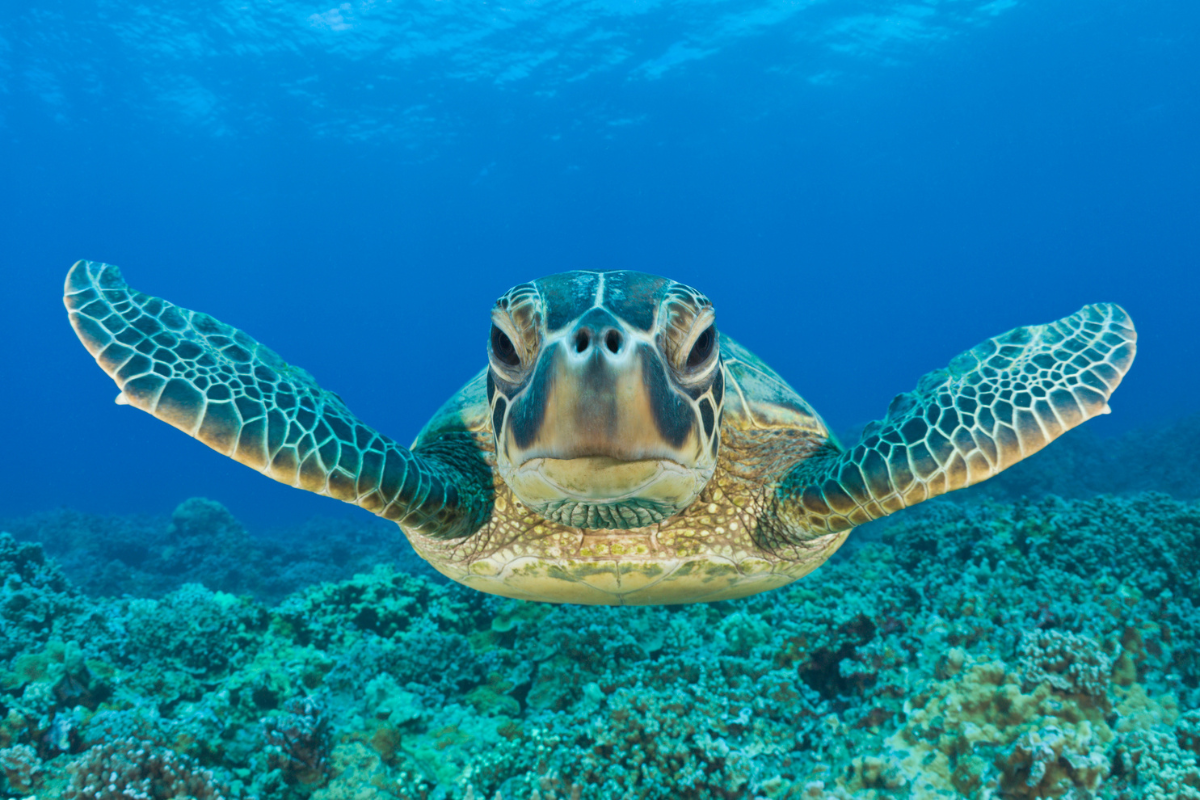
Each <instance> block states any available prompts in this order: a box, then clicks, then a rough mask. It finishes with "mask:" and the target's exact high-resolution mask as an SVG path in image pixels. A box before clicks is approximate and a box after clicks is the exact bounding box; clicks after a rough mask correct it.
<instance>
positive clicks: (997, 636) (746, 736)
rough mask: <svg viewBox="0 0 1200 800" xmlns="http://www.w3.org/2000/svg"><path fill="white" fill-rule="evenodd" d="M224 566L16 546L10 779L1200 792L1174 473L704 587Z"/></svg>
mask: <svg viewBox="0 0 1200 800" xmlns="http://www.w3.org/2000/svg"><path fill="white" fill-rule="evenodd" d="M66 518H67V517H66V516H59V517H57V518H56V519H58V520H59V523H56V524H65V523H62V520H63V519H66ZM47 519H49V518H47ZM104 524H105V525H109V524H111V525H114V526H115V525H116V523H115V522H112V521H109V522H105V523H104ZM130 524H131V525H134V523H130ZM137 524H140V523H137ZM71 525H72V526H74V527H73V528H72V529H73V530H76V531H78V530H81V529H82V527H85V526H82V523H77V522H75V523H71ZM173 525H174V528H173V529H171V528H169V530H171V531H173V532H171V533H169V536H170V537H172V539H171V540H172V541H174V542H176V543H177V545H176V546H178V547H182V548H185V549H188V550H189V552H192V553H193V554H195V553H196V548H201V547H203V546H205V545H203V540H205V539H206V537H205V535H204V531H215V532H216V533H215V534H214V538H220V537H225V544H224V545H223V546H227V547H228V546H237V547H241V546H245V539H244V538H243V537H244V532H243V531H241V530H240V526H238V525H237V523H236V522H235V521H234V520H232V518H231V517H230V516H229V515H228V513H227V512H224V509H222V508H220V507H219V506H217V505H216V504H213V503H209V502H208V501H201V502H194V503H190V504H185V506H183V507H181V511H180V512H177V514H176V518H175V521H174V523H173ZM135 527H136V525H135ZM222 531H223V533H222ZM163 535H164V536H166V535H168V534H163ZM154 541H158V540H154ZM114 546H115V545H114ZM130 546H132V545H122V547H125V548H126V550H128V547H130ZM363 546H364V548H365V543H364V545H363ZM157 547H158V545H157V544H154V545H153V546H151V547H149V548H147V549H146V550H145V551H144V553H149V555H145V560H144V561H143V563H161V559H162V558H165V557H166V556H164V555H162V554H163V553H165V552H166V551H165V550H164V551H161V552H160V551H158V550H157V549H156V548H157ZM361 552H362V553H364V554H365V553H366V552H367V551H366V550H365V549H363V550H362V551H361ZM210 556H211V557H208V556H206V557H205V558H206V559H207V560H206V561H205V562H204V563H207V564H208V565H209V566H210V567H211V568H213V569H214V577H213V579H212V580H211V581H209V582H207V583H205V584H204V585H200V583H198V582H187V581H184V582H182V583H180V582H178V580H179V579H180V578H182V577H184V576H187V577H193V576H194V574H193V573H192V572H190V571H188V570H177V571H176V573H175V581H176V582H174V583H171V582H167V581H164V582H162V583H160V584H158V586H160V588H162V589H164V590H165V591H163V592H161V593H159V594H156V595H154V596H143V597H138V596H130V594H129V593H123V592H122V593H118V592H115V591H112V592H109V594H110V595H112V596H109V597H104V596H102V595H101V594H97V593H95V592H92V591H89V592H88V593H84V592H82V591H80V590H79V589H77V588H75V587H74V586H73V585H72V584H71V583H70V582H69V581H68V580H67V578H66V577H65V576H64V573H63V571H62V570H61V569H59V568H58V567H57V566H56V565H55V564H54V563H53V561H51V560H50V559H48V558H47V557H46V556H45V555H44V553H43V552H42V549H41V547H40V546H39V545H37V544H30V543H20V542H17V541H16V540H14V539H13V538H12V537H9V536H0V581H2V583H0V585H2V586H3V594H0V632H3V634H4V635H3V638H0V643H2V646H3V647H4V648H5V649H4V651H3V653H2V654H0V797H14V798H15V797H20V798H31V797H34V796H37V797H65V798H89V800H90V798H99V797H106V798H107V797H113V798H116V797H120V798H132V797H146V798H166V797H195V798H216V797H221V798H226V800H249V799H250V798H254V800H307V799H308V798H312V800H349V799H350V798H356V799H357V798H372V799H374V798H379V799H380V800H449V799H450V798H454V800H459V799H460V798H478V799H479V800H495V798H497V797H499V798H501V800H527V798H538V799H539V800H551V799H552V798H554V799H555V800H557V799H558V798H563V799H565V798H575V799H576V800H599V799H600V798H604V799H605V800H607V799H608V798H625V797H628V798H637V799H638V800H658V799H659V798H696V799H697V800H698V799H699V798H766V800H798V799H799V798H813V799H814V800H819V799H822V798H830V799H832V798H837V799H839V800H844V799H845V798H860V799H861V800H884V798H897V799H900V798H914V799H915V798H921V799H922V800H924V799H925V798H955V797H965V798H980V799H981V800H982V799H983V798H1059V797H1061V798H1093V797H1094V798H1114V799H1115V798H1154V799H1157V798H1196V799H1197V800H1200V766H1198V763H1197V762H1198V759H1200V661H1198V660H1197V657H1196V655H1195V654H1196V653H1197V652H1198V651H1200V609H1198V606H1200V578H1198V577H1197V571H1196V569H1195V568H1194V565H1195V564H1196V563H1197V561H1198V560H1200V507H1198V506H1197V505H1196V504H1194V503H1188V502H1180V501H1177V500H1173V499H1171V498H1170V497H1168V496H1167V495H1164V494H1150V493H1146V494H1135V495H1130V496H1125V497H1114V496H1102V497H1090V498H1077V499H1069V500H1064V499H1060V498H1057V497H1042V498H1036V499H1032V500H1023V501H1019V502H1016V503H1001V502H998V501H991V500H989V501H987V502H982V503H979V504H975V505H971V504H963V503H952V502H941V503H939V502H932V503H927V504H925V505H923V506H921V507H919V508H917V509H914V510H913V511H912V512H909V513H908V514H905V515H903V516H900V517H898V518H896V520H895V521H893V522H891V523H890V524H888V525H887V526H885V527H884V528H883V530H882V533H881V534H880V536H879V537H878V539H877V540H876V541H867V542H865V543H863V544H861V545H859V546H858V547H855V548H850V549H847V550H846V551H845V552H844V553H841V554H839V555H838V556H835V558H834V559H832V560H831V561H830V562H829V563H828V564H826V565H825V566H824V567H823V568H822V569H820V570H818V571H817V572H816V573H814V574H813V575H812V576H810V577H808V578H806V579H805V580H803V581H801V582H799V583H797V584H794V585H792V586H790V587H786V588H785V589H782V590H779V591H776V592H772V593H768V594H764V595H758V596H755V597H750V598H746V599H744V600H740V601H731V602H721V603H713V604H709V605H696V606H681V607H657V608H599V607H576V606H550V605H542V604H529V603H523V602H520V601H514V600H505V599H501V598H496V597H491V596H487V595H483V594H479V593H477V592H472V591H470V590H467V589H464V588H462V587H459V586H457V585H452V584H446V583H444V582H435V581H433V580H430V579H429V578H427V577H425V576H423V575H415V574H411V573H409V572H407V571H402V570H397V569H396V568H395V567H392V566H388V565H377V566H375V567H374V568H373V569H371V570H369V571H361V572H359V573H358V574H354V575H352V576H351V575H347V576H345V577H342V578H340V579H338V580H336V581H325V582H317V583H312V584H310V585H307V586H299V587H297V588H296V590H295V591H293V592H291V593H290V594H288V595H287V596H286V597H283V598H281V599H280V600H279V602H275V603H272V604H267V603H264V602H262V601H261V600H259V599H255V598H254V597H253V596H251V595H250V592H249V590H248V589H246V586H249V585H252V584H253V585H258V586H261V585H263V584H262V583H261V581H260V580H259V578H255V577H253V576H254V575H255V574H257V573H256V570H257V569H258V568H257V567H255V568H254V569H249V568H246V569H243V571H242V572H235V571H231V570H228V569H222V568H220V565H221V564H222V563H223V561H222V559H221V558H219V557H217V555H214V554H210ZM197 557H199V556H198V555H197ZM357 558H358V557H357V556H356V559H357ZM363 560H364V561H365V560H366V557H365V555H364V556H363ZM380 560H381V561H382V560H383V558H382V557H381V558H380ZM347 563H348V564H357V563H359V562H358V561H357V560H355V559H352V560H350V561H348V562H347ZM124 574H129V573H124ZM234 575H240V576H241V577H238V578H237V580H235V581H233V585H241V586H243V588H242V589H238V590H236V591H234V592H231V591H229V589H228V588H222V587H228V586H229V585H231V584H229V583H228V581H229V580H231V578H230V576H234ZM238 581H242V582H243V583H242V584H238ZM87 585H88V586H89V587H92V588H95V587H96V586H99V585H102V584H100V583H99V582H97V581H95V580H90V582H89V583H88V584H87ZM107 591H108V590H106V592H107Z"/></svg>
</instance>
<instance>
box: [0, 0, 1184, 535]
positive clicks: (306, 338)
mask: <svg viewBox="0 0 1200 800" xmlns="http://www.w3.org/2000/svg"><path fill="white" fill-rule="evenodd" d="M1198 23H1200V8H1198V7H1197V6H1196V5H1195V4H1192V3H1186V2H1178V1H1176V2H1167V1H1165V0H1158V1H1154V0H1151V1H1149V2H1138V3H1129V2H1115V1H1112V0H1087V2H1083V1H1082V0H1061V1H1059V2H1043V3H1033V2H1015V1H1013V0H987V1H986V2H985V1H983V0H979V1H973V0H959V1H958V2H918V3H899V2H897V3H891V4H889V3H866V2H850V1H848V0H847V1H842V0H837V1H831V2H820V3H818V2H793V1H791V0H789V1H788V2H740V1H739V2H687V3H676V2H663V1H661V0H658V1H656V0H645V1H644V2H633V1H632V0H619V1H612V2H610V1H605V0H593V1H590V2H516V3H507V4H506V3H494V2H489V3H484V2H479V3H457V2H449V3H448V2H380V0H366V1H365V2H350V3H341V4H333V3H330V4H327V5H321V4H319V3H315V4H304V3H295V2H275V3H217V4H204V5H202V6H197V7H195V8H194V9H189V8H184V7H182V6H180V5H179V4H176V3H167V2H145V3H139V4H118V3H111V2H54V3H49V4H38V5H36V6H31V7H29V8H27V9H24V10H16V11H14V12H13V13H11V14H9V15H7V16H6V18H5V19H4V20H3V22H0V141H3V142H4V146H5V152H6V154H7V156H6V158H4V159H3V160H2V161H0V203H2V204H3V215H2V217H0V219H3V223H2V225H0V227H2V230H3V233H2V241H3V244H4V264H5V268H4V272H5V278H6V279H5V298H6V303H5V309H6V310H5V313H4V315H3V317H2V319H0V326H2V335H3V339H4V341H5V342H7V343H8V346H7V347H6V352H5V360H4V363H5V374H6V380H5V385H6V387H7V389H8V390H7V391H6V392H4V393H3V396H2V397H0V410H2V411H3V413H2V414H0V420H2V422H0V425H2V426H3V437H4V443H5V444H4V449H5V451H6V452H8V453H9V454H10V455H9V458H7V459H6V460H5V464H6V466H5V480H4V482H3V484H4V489H3V492H2V493H0V512H3V513H8V514H13V513H26V512H28V511H33V510H38V509H45V508H50V507H54V506H58V505H69V506H71V507H75V508H80V509H86V510H91V511H97V512H113V513H116V512H129V511H155V512H161V513H165V512H166V511H169V509H170V508H172V507H173V506H174V504H175V503H177V502H178V501H180V500H181V499H183V498H185V497H187V496H191V495H204V496H210V497H219V498H221V499H222V501H223V502H225V503H227V504H228V505H229V507H230V508H231V509H233V510H234V511H235V512H236V513H237V515H238V516H239V517H240V518H242V519H244V520H246V521H247V522H248V523H249V524H251V526H262V525H267V524H271V523H274V522H289V521H296V520H301V519H305V518H307V517H308V516H310V515H311V514H313V513H329V514H337V513H342V512H341V511H340V510H339V509H336V508H333V506H335V505H336V504H330V503H323V502H321V501H320V500H319V499H317V498H311V497H306V496H300V495H298V494H297V493H293V492H290V491H288V490H286V489H285V488H283V487H277V486H273V485H264V482H263V481H261V480H255V479H254V476H253V475H252V474H250V473H248V472H246V471H245V470H244V469H243V468H242V467H240V466H238V465H236V464H233V463H229V462H227V461H225V460H224V459H222V458H220V457H218V456H216V455H214V454H211V453H209V452H207V451H206V450H204V449H203V448H201V447H200V446H198V445H196V444H194V443H193V442H191V441H188V440H187V439H186V438H185V437H181V436H179V435H178V434H176V433H175V432H174V431H171V430H169V429H167V428H165V427H163V426H161V425H159V424H156V423H155V422H154V421H153V420H152V419H150V418H149V417H147V416H145V415H142V414H138V413H136V412H134V411H132V410H131V409H128V408H121V407H117V406H114V405H113V404H112V402H111V401H112V397H113V395H114V394H115V390H114V388H113V387H112V385H111V383H110V382H109V381H108V379H107V378H106V377H104V376H103V375H102V374H101V373H100V372H99V371H97V370H96V369H95V368H94V366H93V365H92V364H91V359H90V358H88V357H87V355H86V353H84V352H83V351H82V350H81V349H80V348H79V347H78V345H77V343H76V342H75V340H74V336H73V334H72V333H71V331H70V328H69V327H68V326H67V324H66V318H65V315H64V313H63V311H62V308H61V306H60V305H59V296H60V291H59V290H60V285H61V280H62V277H63V275H64V274H65V272H66V268H67V267H68V266H69V265H70V264H71V263H72V262H73V261H74V260H76V259H78V258H89V259H95V260H101V261H107V262H110V263H115V264H118V265H120V266H121V267H122V268H123V269H124V271H125V274H126V276H127V278H128V279H129V281H130V283H131V284H132V285H133V286H134V287H135V288H138V289H140V290H142V291H145V292H148V293H150V294H155V295H159V296H163V297H167V298H168V299H171V300H172V301H174V302H176V303H178V304H180V305H182V306H184V307H187V308H194V309H198V310H203V311H207V312H209V313H211V314H213V315H214V316H216V317H217V318H219V319H222V320H224V321H227V322H230V323H231V324H234V325H236V326H239V327H241V328H243V329H245V330H247V331H249V332H250V333H251V334H252V335H254V336H256V337H258V338H259V339H260V340H262V341H264V342H266V343H268V344H270V345H271V346H272V347H274V348H275V349H276V350H277V351H279V352H280V353H281V354H282V355H283V356H284V357H285V358H287V359H289V360H290V361H292V362H293V363H296V364H299V365H302V366H304V367H306V368H307V369H308V370H309V371H310V372H312V373H313V374H314V375H315V376H316V377H317V378H318V380H320V381H321V382H322V383H323V384H324V385H325V386H327V387H329V388H332V389H334V390H335V391H338V392H339V393H340V394H341V395H342V396H343V397H344V398H346V400H347V401H348V402H349V404H350V406H351V408H353V409H354V410H355V411H356V412H357V413H358V414H359V415H360V416H361V417H362V418H363V419H365V420H367V421H369V422H370V423H372V424H374V425H376V426H377V427H379V428H380V429H381V430H383V431H385V432H387V433H389V434H391V435H392V436H394V437H395V438H396V439H398V440H400V441H408V440H410V438H411V437H412V436H413V435H415V433H416V431H417V430H418V429H419V428H420V426H421V424H422V423H423V422H424V420H425V419H427V418H428V416H429V415H430V414H431V413H432V411H433V410H434V409H435V408H436V407H437V406H438V405H439V404H440V403H441V402H442V400H443V399H444V398H446V397H447V396H448V395H449V394H450V393H452V392H453V391H454V390H456V389H457V388H458V386H460V385H461V384H462V383H463V382H464V381H465V380H466V379H467V378H468V377H469V376H470V375H472V374H473V373H474V372H475V371H476V370H477V369H479V368H480V367H481V366H482V364H483V363H484V348H485V340H486V334H487V329H488V316H487V314H488V309H489V307H490V304H491V303H492V302H493V300H494V299H495V297H497V296H498V295H499V294H500V293H501V292H503V291H504V290H506V289H507V288H508V287H509V286H511V285H513V284H516V283H518V282H521V281H524V280H528V279H530V278H534V277H538V276H541V275H545V274H549V273H553V272H558V271H563V270H568V269H574V268H586V269H617V268H628V269H637V270H643V271H648V272H654V273H658V274H663V275H667V276H669V277H672V278H675V279H677V280H681V281H684V282H686V283H690V284H692V285H695V286H696V287H698V288H700V289H701V290H702V291H704V292H706V293H707V294H708V295H709V296H710V297H712V299H713V300H714V302H715V303H716V307H717V310H718V315H719V316H718V321H719V326H720V327H721V328H722V329H723V330H725V331H727V332H728V333H730V334H732V335H734V336H735V337H737V338H738V339H740V340H741V341H742V342H744V343H745V344H746V345H747V346H749V347H751V348H752V349H754V350H755V351H757V352H758V353H759V354H760V355H761V356H762V357H763V358H764V359H765V360H767V362H768V363H770V364H772V365H773V366H774V367H775V368H776V369H777V370H779V371H780V372H781V373H782V374H783V375H784V376H785V377H786V378H787V379H788V380H789V381H790V382H791V383H792V384H793V385H794V386H795V387H796V389H797V390H798V391H799V392H800V393H801V394H803V395H804V396H805V397H806V398H807V399H808V400H809V401H810V402H812V403H813V404H814V405H815V406H816V408H817V409H818V410H819V411H820V412H821V413H822V414H823V415H824V416H825V417H826V418H827V419H828V420H829V421H830V422H831V424H832V425H834V427H835V428H838V429H845V428H848V427H852V426H854V425H858V424H861V423H863V422H865V421H867V420H870V419H874V418H877V417H879V416H881V415H882V413H883V411H884V410H885V409H886V406H887V403H888V401H889V400H890V399H891V397H892V396H893V395H894V394H895V393H897V392H899V391H904V390H908V389H910V388H912V386H913V385H914V383H915V381H916V379H917V378H918V377H919V376H920V375H921V374H923V373H924V372H927V371H928V370H930V369H933V368H935V367H938V366H941V365H943V364H945V363H946V362H947V360H948V359H949V358H950V357H951V356H953V355H954V354H955V353H957V352H959V351H961V350H963V349H966V348H968V347H970V346H972V345H974V344H975V343H977V342H979V341H981V340H983V339H984V338H986V337H988V336H992V335H995V334H997V333H999V332H1001V331H1004V330H1007V329H1009V328H1011V327H1014V326H1016V325H1018V324H1029V323H1040V322H1045V321H1049V320H1051V319H1056V318H1058V317H1060V316H1064V315H1066V314H1068V313H1071V312H1073V311H1075V310H1076V309H1078V308H1079V307H1080V306H1081V305H1083V304H1084V303H1088V302H1095V301H1115V302H1119V303H1121V304H1123V305H1124V306H1125V307H1126V308H1127V309H1128V310H1129V312H1130V313H1131V314H1132V315H1133V317H1134V319H1135V321H1136V322H1137V324H1138V327H1139V330H1140V331H1141V336H1142V340H1141V342H1142V344H1141V348H1140V352H1139V356H1138V363H1137V366H1136V367H1135V368H1134V371H1133V372H1132V373H1131V376H1130V378H1129V379H1128V380H1127V381H1126V383H1125V385H1124V386H1122V388H1121V390H1120V393H1119V394H1118V396H1117V397H1116V399H1115V401H1114V403H1113V408H1114V411H1115V413H1114V415H1113V416H1111V417H1109V418H1106V419H1103V420H1099V421H1097V422H1096V423H1093V425H1095V426H1096V428H1097V429H1100V430H1102V431H1111V432H1117V431H1121V430H1127V429H1128V428H1129V427H1131V426H1138V425H1141V424H1149V423H1152V422H1156V421H1160V420H1163V419H1169V418H1172V417H1174V416H1178V415H1181V414H1185V413H1187V412H1189V411H1192V410H1195V409H1196V408H1197V406H1196V401H1195V398H1196V396H1197V394H1198V392H1197V390H1198V389H1200V383H1198V382H1200V377H1197V372H1196V370H1194V369H1192V368H1191V366H1190V365H1192V364H1194V363H1196V359H1197V354H1198V351H1197V344H1196V343H1197V336H1196V333H1195V310H1194V309H1195V302H1196V298H1197V296H1198V289H1200V278H1198V277H1197V267H1198V266H1200V235H1198V229H1197V224H1198V223H1197V220H1200V190H1198V188H1197V187H1200V148H1197V147H1196V144H1195V143H1196V142H1197V141H1200V108H1198V106H1197V76H1200V48H1198V47H1197V31H1198V30H1200V27H1198ZM347 512H352V510H351V509H347Z"/></svg>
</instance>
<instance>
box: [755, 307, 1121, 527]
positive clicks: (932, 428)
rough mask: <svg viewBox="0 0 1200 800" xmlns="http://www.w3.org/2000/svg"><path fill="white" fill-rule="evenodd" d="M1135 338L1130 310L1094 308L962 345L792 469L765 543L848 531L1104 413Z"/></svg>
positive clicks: (978, 477) (983, 473)
mask: <svg viewBox="0 0 1200 800" xmlns="http://www.w3.org/2000/svg"><path fill="white" fill-rule="evenodd" d="M1136 342H1137V333H1136V332H1135V331H1134V329H1133V322H1132V321H1131V320H1130V319H1129V315H1128V314H1126V313H1125V311H1124V310H1123V309H1122V308H1121V307H1120V306H1117V305H1114V304H1112V303H1101V304H1097V305H1090V306H1085V307H1084V308H1082V309H1081V310H1080V311H1079V312H1077V313H1075V314H1072V315H1071V316H1069V317H1066V318H1064V319H1060V320H1059V321H1057V322H1052V323H1050V324H1049V325H1038V326H1032V327H1027V328H1016V329H1014V330H1011V331H1009V332H1008V333H1005V334H1003V335H1001V336H997V337H995V338H994V339H989V340H987V341H986V342H984V343H983V344H981V345H979V346H978V347H975V348H973V349H971V350H968V351H967V352H965V353H963V354H961V355H959V356H957V357H956V358H955V359H953V360H952V361H951V362H950V366H949V367H948V368H947V369H943V370H937V371H935V372H932V373H930V374H928V375H926V376H925V377H923V378H922V379H921V380H920V382H919V383H918V385H917V388H916V390H915V391H913V392H910V393H907V394H901V395H898V396H897V397H896V399H895V400H893V401H892V404H891V406H890V407H889V408H888V412H887V416H885V417H884V418H883V419H882V420H880V421H877V422H872V423H871V424H870V425H868V426H867V428H866V430H864V431H863V435H862V438H861V439H860V440H859V442H858V443H857V444H855V445H854V446H853V447H852V448H850V449H849V450H846V451H837V450H834V449H832V448H830V449H827V450H826V451H825V452H823V453H819V454H817V455H815V456H814V457H812V458H810V459H808V460H806V461H801V462H799V463H798V464H797V465H796V466H795V467H793V468H792V470H791V471H790V472H789V473H788V474H787V476H786V477H785V478H784V480H783V481H782V482H781V484H780V486H779V488H778V489H777V491H776V496H775V500H776V506H775V508H776V514H775V515H774V516H775V519H776V521H777V523H778V525H777V526H773V527H774V528H775V529H774V530H773V531H771V532H769V533H767V535H766V537H765V538H766V539H768V541H765V542H764V544H766V545H770V544H772V541H770V540H774V541H775V543H788V542H790V543H797V542H800V541H803V540H804V539H807V538H809V537H810V536H813V535H819V534H821V533H825V532H832V531H842V530H846V529H848V528H852V527H854V526H856V525H861V524H863V523H864V522H868V521H870V520H873V519H878V518H879V517H883V516H886V515H888V514H891V513H893V512H895V511H899V510H900V509H902V508H907V507H908V506H911V505H914V504H916V503H920V502H921V501H923V500H928V499H929V498H931V497H937V496H938V495H940V494H945V493H946V492H951V491H954V490H955V489H962V488H964V487H966V486H970V485H972V484H975V483H978V482H980V481H982V480H986V479H988V478H990V477H992V476H993V475H995V474H996V473H998V472H1000V471H1001V470H1004V469H1007V468H1008V467H1010V466H1012V465H1013V464H1015V463H1016V462H1018V461H1020V460H1021V459H1022V458H1025V457H1026V456H1029V455H1032V454H1034V453H1036V452H1037V451H1038V450H1041V449H1042V448H1043V447H1045V446H1046V445H1047V444H1049V443H1050V442H1051V441H1053V440H1054V439H1055V438H1057V437H1058V436H1060V435H1062V434H1063V433H1065V432H1066V431H1068V430H1070V429H1071V428H1074V427H1075V426H1076V425H1079V424H1080V423H1082V422H1084V421H1086V420H1088V419H1091V418H1092V417H1094V416H1096V415H1097V414H1103V413H1107V411H1108V398H1109V396H1110V395H1111V394H1112V392H1113V390H1114V389H1116V388H1117V385H1118V384H1119V383H1120V382H1121V378H1123V377H1124V375H1125V373H1126V371H1127V370H1128V369H1129V366H1130V364H1132V363H1133V356H1134V352H1135V349H1136Z"/></svg>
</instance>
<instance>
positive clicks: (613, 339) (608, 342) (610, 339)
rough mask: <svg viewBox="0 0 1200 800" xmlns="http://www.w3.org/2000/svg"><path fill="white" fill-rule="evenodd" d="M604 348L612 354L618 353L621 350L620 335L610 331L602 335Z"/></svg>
mask: <svg viewBox="0 0 1200 800" xmlns="http://www.w3.org/2000/svg"><path fill="white" fill-rule="evenodd" d="M604 346H605V347H607V348H608V349H609V351H610V352H613V353H616V352H618V351H620V349H621V334H619V333H617V332H616V331H612V330H610V331H609V332H608V333H606V334H605V335H604Z"/></svg>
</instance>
